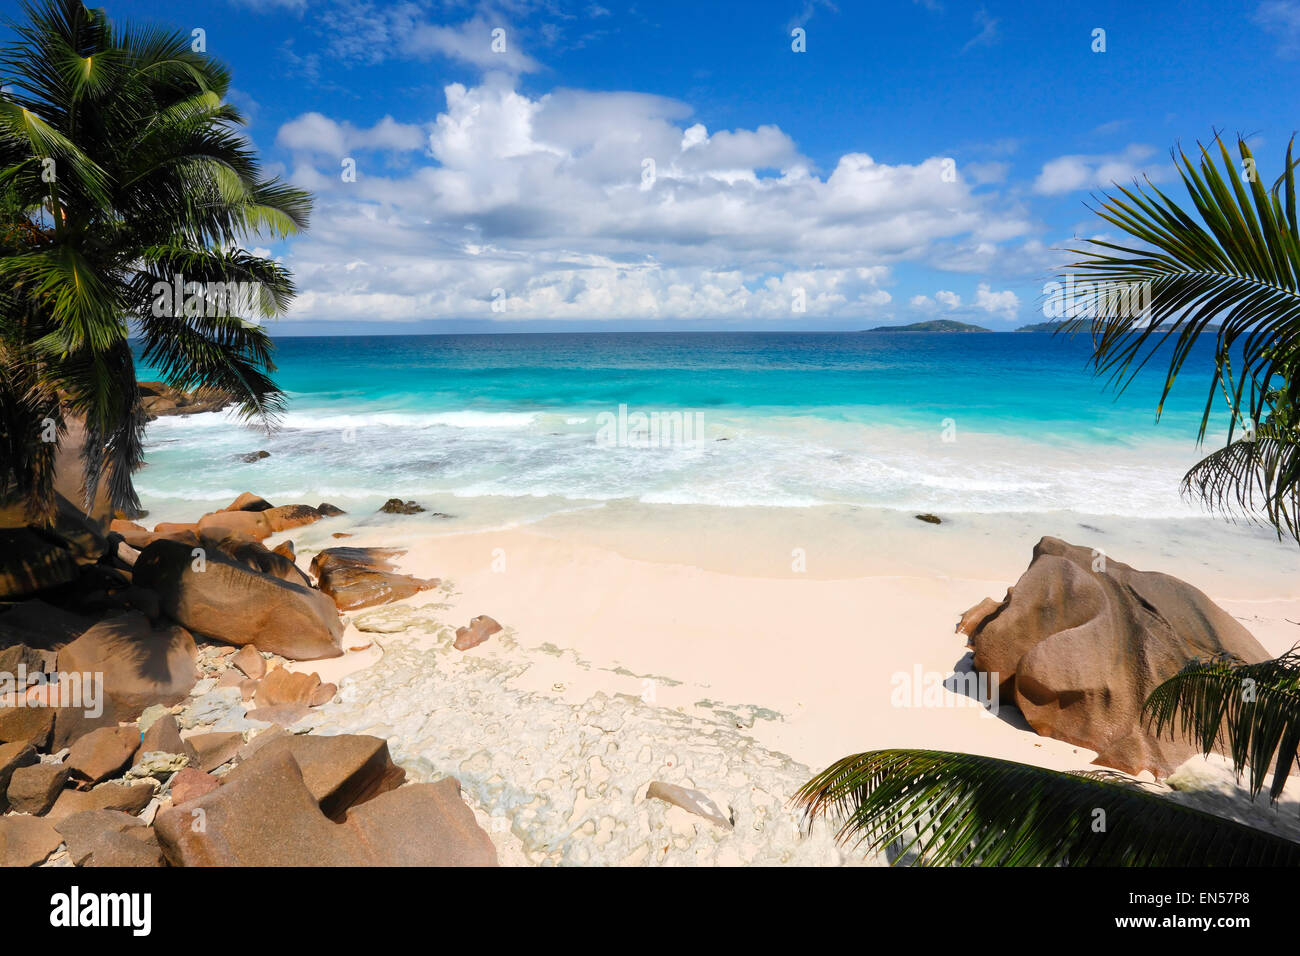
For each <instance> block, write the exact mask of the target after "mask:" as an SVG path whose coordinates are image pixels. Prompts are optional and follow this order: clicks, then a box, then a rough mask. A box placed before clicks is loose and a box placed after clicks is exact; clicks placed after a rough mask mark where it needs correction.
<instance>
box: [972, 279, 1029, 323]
mask: <svg viewBox="0 0 1300 956" xmlns="http://www.w3.org/2000/svg"><path fill="white" fill-rule="evenodd" d="M975 307H976V308H977V309H983V310H984V311H985V312H988V313H990V314H994V313H996V314H999V315H1001V316H1002V317H1003V318H1007V319H1014V318H1015V317H1016V315H1017V313H1018V312H1019V310H1020V297H1019V296H1018V295H1016V294H1015V293H1014V292H1012V291H1011V290H1010V289H1007V290H1006V291H1004V292H994V291H993V290H992V289H991V288H990V287H989V284H988V283H987V282H981V283H980V284H979V287H978V288H977V289H976V290H975Z"/></svg>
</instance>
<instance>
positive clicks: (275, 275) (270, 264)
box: [0, 0, 311, 520]
mask: <svg viewBox="0 0 1300 956" xmlns="http://www.w3.org/2000/svg"><path fill="white" fill-rule="evenodd" d="M24 12H25V14H26V19H25V21H22V22H16V23H12V24H11V27H12V29H13V31H14V34H15V37H16V39H15V40H14V42H13V43H11V44H10V45H9V46H8V47H6V48H5V49H4V50H3V51H2V52H0V76H3V83H4V86H5V90H4V92H3V93H0V215H2V216H3V219H2V220H0V361H2V362H3V365H4V368H5V375H4V378H3V380H0V504H5V503H12V502H15V501H21V502H24V503H25V504H26V506H27V510H28V513H29V515H30V516H31V517H32V519H33V520H43V519H48V517H49V515H50V514H51V511H52V508H53V504H54V492H53V483H52V482H53V460H54V451H55V447H56V442H51V441H49V439H50V438H51V437H52V436H53V437H58V436H61V435H63V434H64V432H65V428H66V424H67V422H68V421H69V420H70V419H71V418H76V419H79V420H82V421H84V425H85V433H86V436H87V438H86V441H85V443H84V447H83V459H84V471H85V479H86V481H85V484H86V504H87V506H89V502H90V501H91V500H93V498H94V495H95V492H96V489H97V488H98V486H99V484H100V482H101V481H106V482H107V483H108V488H109V491H110V492H111V497H112V500H113V503H114V505H115V506H116V507H117V508H121V509H123V510H126V511H128V512H134V511H136V510H137V509H138V507H139V501H138V499H137V497H136V494H135V490H134V488H133V485H132V480H131V478H132V473H133V472H134V471H135V470H136V469H137V468H138V467H139V466H140V464H141V463H142V434H143V430H144V426H145V421H146V418H145V415H144V413H143V411H142V409H141V405H140V398H139V395H138V390H137V387H136V376H135V357H134V355H133V353H132V349H131V347H130V345H129V344H128V335H134V336H136V337H138V339H139V343H140V347H141V349H142V357H143V360H144V361H145V362H147V363H149V364H150V365H153V366H155V367H157V368H158V369H160V370H161V373H162V375H163V377H164V378H165V379H166V380H167V381H168V382H169V383H170V384H172V385H174V386H176V387H178V388H182V389H185V390H195V389H219V390H222V391H224V392H227V393H230V394H232V395H234V396H235V398H236V400H237V407H238V410H239V413H240V414H241V415H242V416H243V417H244V418H245V419H246V420H252V421H255V422H257V423H260V424H261V425H263V426H264V427H267V428H269V427H271V426H272V425H273V424H274V422H275V417H276V414H277V412H279V411H280V410H281V409H282V406H283V397H282V395H281V393H280V391H279V390H278V389H277V388H276V386H275V384H274V382H273V381H272V380H271V378H270V373H271V372H272V371H274V364H273V362H272V359H271V351H272V344H271V340H270V338H269V336H268V335H267V334H266V332H265V330H264V329H262V328H261V327H260V326H259V325H258V323H259V322H260V320H262V319H263V318H267V317H271V316H274V315H277V314H279V313H281V312H282V311H283V310H284V309H285V308H286V307H287V306H288V304H289V302H290V301H291V299H292V297H293V295H294V286H293V282H292V278H291V276H290V275H289V273H288V272H287V271H286V270H285V269H283V268H282V267H281V266H280V265H278V264H277V263H276V262H274V261H273V260H271V259H269V258H266V257H263V256H258V255H255V254H253V253H251V252H249V251H248V250H246V249H245V248H244V247H243V246H242V243H243V242H245V241H247V240H249V239H250V238H252V237H254V236H257V235H269V236H273V237H276V238H283V237H286V236H289V235H292V234H294V233H296V232H297V231H299V230H301V229H303V228H305V226H306V224H307V219H308V215H309V213H310V210H311V200H310V197H309V196H308V195H307V194H306V193H304V192H302V191H300V190H298V189H295V188H293V187H291V186H289V185H287V184H285V183H283V182H281V181H279V180H278V179H274V178H267V177H265V176H263V174H262V172H261V169H260V165H259V163H258V161H257V158H256V156H255V155H254V153H253V151H252V149H251V147H250V146H249V144H248V142H247V140H246V139H245V138H244V136H243V135H242V134H241V132H240V129H239V128H240V127H241V126H242V125H243V124H244V119H243V117H242V116H241V115H240V113H239V111H238V110H236V109H235V108H234V107H233V106H231V105H230V104H229V103H227V102H225V97H226V94H227V92H228V91H229V87H230V75H229V73H228V72H227V70H226V68H225V67H224V66H222V65H221V64H220V63H218V62H217V61H215V60H214V59H212V58H211V57H209V56H208V55H207V54H205V53H201V52H196V51H195V50H193V49H192V48H191V42H192V41H191V38H190V37H189V36H187V35H185V34H182V33H179V32H176V31H172V30H167V29H161V28H154V27H139V26H134V25H127V26H118V25H114V24H112V23H110V22H109V20H108V18H107V17H106V16H105V14H104V12H103V11H101V10H90V9H87V8H86V7H85V6H83V5H82V3H81V2H79V0H43V2H40V3H39V4H35V3H30V2H24ZM168 290H171V291H170V292H169V291H168ZM234 290H238V292H239V293H240V294H239V295H233V294H231V293H232V292H233V291H234ZM176 292H179V294H174V293H176ZM249 293H251V294H249ZM43 439H44V440H43Z"/></svg>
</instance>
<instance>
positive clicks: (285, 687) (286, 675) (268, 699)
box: [254, 667, 333, 707]
mask: <svg viewBox="0 0 1300 956" xmlns="http://www.w3.org/2000/svg"><path fill="white" fill-rule="evenodd" d="M319 686H320V674H317V673H316V672H315V671H313V672H312V673H310V674H302V673H298V672H297V671H290V670H286V669H285V668H283V667H277V668H276V669H275V670H273V671H271V673H269V674H267V675H266V676H265V677H263V678H262V683H261V686H259V687H258V688H257V694H256V696H255V697H254V700H255V701H256V703H257V706H258V707H274V706H275V705H276V704H293V705H295V706H298V707H310V706H311V701H312V698H313V696H314V695H315V693H316V689H317V688H318V687H319ZM330 696H331V697H332V696H333V694H331V695H330Z"/></svg>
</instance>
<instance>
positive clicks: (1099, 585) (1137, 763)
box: [963, 537, 1269, 776]
mask: <svg viewBox="0 0 1300 956" xmlns="http://www.w3.org/2000/svg"><path fill="white" fill-rule="evenodd" d="M980 607H983V608H985V609H986V610H985V611H982V612H981V611H979V610H978V609H979V608H980ZM963 624H964V625H965V626H966V627H968V628H969V629H970V630H969V632H968V633H969V634H970V645H971V647H972V648H973V649H974V651H975V658H974V665H975V669H976V670H977V671H982V672H985V673H988V674H990V675H994V676H996V678H997V679H998V681H999V692H1000V699H1001V701H1002V702H1004V703H1010V704H1014V705H1015V706H1016V707H1018V708H1019V709H1020V711H1021V712H1022V713H1023V714H1024V716H1025V719H1026V720H1027V721H1028V722H1029V724H1030V726H1032V727H1033V728H1034V730H1036V731H1037V732H1038V733H1040V734H1042V735H1044V736H1048V737H1056V738H1058V739H1060V740H1065V741H1068V742H1069V743H1072V744H1076V745H1078V746H1081V747H1087V748H1089V749H1091V750H1095V751H1097V759H1096V761H1095V762H1096V763H1098V764H1103V765H1105V766H1108V767H1114V768H1116V769H1119V770H1123V771H1125V772H1127V773H1133V774H1136V773H1139V772H1141V771H1143V770H1149V771H1151V772H1152V773H1154V774H1155V775H1156V776H1165V775H1167V774H1168V773H1170V772H1171V771H1172V770H1173V769H1174V768H1175V767H1177V766H1178V765H1179V764H1181V763H1182V762H1183V761H1185V760H1186V759H1187V758H1188V757H1190V756H1191V755H1192V754H1193V752H1194V751H1195V749H1196V748H1195V747H1194V746H1193V745H1192V744H1191V743H1190V742H1188V741H1186V740H1184V739H1183V738H1181V737H1175V738H1174V739H1172V740H1171V739H1168V738H1163V739H1160V738H1157V737H1155V736H1154V735H1153V734H1151V733H1150V732H1149V731H1148V729H1147V728H1146V727H1145V726H1143V725H1142V723H1141V721H1140V713H1141V708H1142V704H1143V702H1144V701H1145V700H1146V698H1147V696H1148V695H1149V694H1150V693H1151V691H1152V690H1153V689H1154V688H1155V687H1156V686H1157V685H1159V684H1160V683H1161V682H1163V681H1164V680H1166V679H1168V678H1170V677H1172V676H1173V675H1174V674H1176V673H1178V671H1179V670H1180V669H1181V668H1182V666H1183V665H1184V664H1186V663H1187V662H1188V661H1192V660H1198V659H1204V658H1209V657H1217V656H1220V655H1228V656H1231V657H1235V658H1237V659H1239V660H1242V661H1246V662H1251V663H1253V662H1257V661H1262V660H1265V659H1267V658H1268V656H1269V655H1268V653H1267V652H1266V651H1265V650H1264V648H1263V647H1262V646H1260V644H1259V642H1258V641H1256V640H1255V638H1254V637H1252V636H1251V634H1250V632H1249V631H1247V630H1246V629H1245V628H1244V627H1242V626H1241V624H1239V623H1238V622H1237V621H1236V620H1235V619H1234V618H1233V617H1232V616H1231V615H1230V614H1228V613H1227V612H1226V611H1224V610H1223V609H1222V608H1220V607H1219V606H1218V605H1216V604H1215V603H1214V602H1213V601H1211V600H1210V599H1209V598H1208V597H1206V596H1205V595H1204V594H1203V593H1201V592H1200V591H1198V590H1197V589H1196V588H1194V587H1192V586H1191V585H1190V584H1187V583H1186V582H1184V581H1180V580H1179V579H1177V578H1174V577H1171V576H1169V575H1167V574H1160V573H1158V572H1152V571H1138V570H1135V569H1134V568H1131V567H1129V566H1128V565H1127V564H1122V563H1121V562H1119V561H1116V560H1114V559H1113V558H1110V557H1107V556H1101V555H1099V554H1098V553H1096V552H1094V551H1092V550H1091V549H1088V548H1084V547H1079V546H1076V545H1072V544H1068V543H1066V542H1065V541H1062V540H1060V539H1059V538H1050V537H1049V538H1043V539H1042V540H1041V541H1039V542H1038V544H1037V546H1035V548H1034V554H1033V560H1032V562H1031V563H1030V565H1029V568H1028V570H1027V571H1025V573H1024V574H1023V575H1022V576H1021V578H1020V580H1019V581H1017V582H1016V585H1015V587H1014V588H1012V589H1011V591H1010V592H1009V594H1008V597H1007V599H1006V600H1005V601H1003V602H1002V603H1000V604H997V605H996V606H995V607H993V608H991V609H989V608H988V604H987V602H986V603H984V604H982V605H979V606H977V608H973V609H972V610H971V611H968V612H967V613H966V614H965V615H963Z"/></svg>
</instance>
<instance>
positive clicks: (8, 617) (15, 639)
mask: <svg viewBox="0 0 1300 956" xmlns="http://www.w3.org/2000/svg"><path fill="white" fill-rule="evenodd" d="M94 623H95V622H94V620H93V619H92V618H89V617H85V616H83V615H81V614H76V613H74V612H72V611H69V610H67V609H66V608H61V607H56V606H54V605H53V604H47V603H45V602H44V601H42V600H41V599H40V598H32V599H30V600H27V601H23V602H22V603H21V604H15V605H14V606H13V607H11V608H10V609H9V610H8V611H5V612H4V613H3V614H0V644H3V645H6V646H11V645H13V644H26V645H27V646H28V647H33V648H36V649H38V650H58V649H59V648H60V647H63V645H65V644H68V643H71V642H72V641H75V640H76V639H77V638H78V637H80V636H81V635H82V634H84V633H86V631H88V630H89V629H90V628H91V627H92V626H93V625H94Z"/></svg>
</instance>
